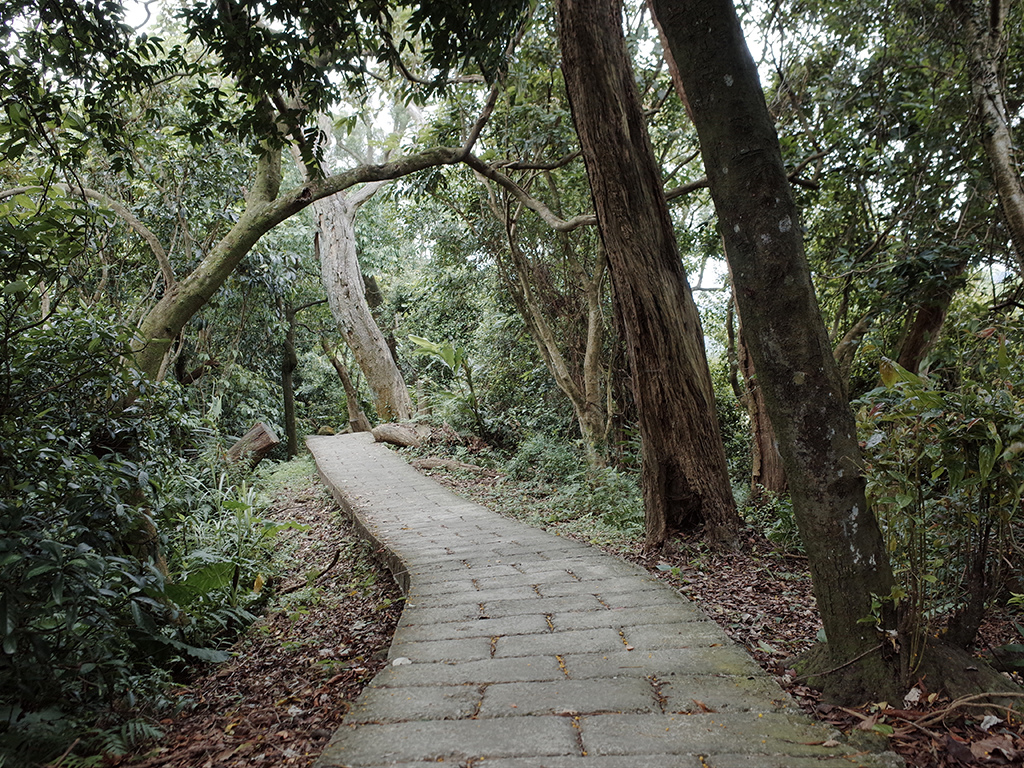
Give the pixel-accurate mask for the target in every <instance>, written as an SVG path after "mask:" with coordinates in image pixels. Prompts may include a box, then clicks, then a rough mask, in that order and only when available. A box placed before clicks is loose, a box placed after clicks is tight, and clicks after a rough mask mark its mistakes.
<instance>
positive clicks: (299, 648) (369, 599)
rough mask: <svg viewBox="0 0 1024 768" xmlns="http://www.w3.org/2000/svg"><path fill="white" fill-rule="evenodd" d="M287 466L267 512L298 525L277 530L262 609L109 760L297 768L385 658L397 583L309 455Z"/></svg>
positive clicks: (140, 765) (172, 766)
mask: <svg viewBox="0 0 1024 768" xmlns="http://www.w3.org/2000/svg"><path fill="white" fill-rule="evenodd" d="M296 466H297V467H298V469H299V470H300V471H299V472H294V471H293V472H292V473H291V476H292V477H293V478H294V479H292V480H290V481H289V482H288V483H287V484H286V485H284V486H282V487H280V489H279V490H278V491H277V493H276V494H275V497H276V498H275V500H274V501H273V503H272V505H271V508H270V511H269V516H270V517H271V518H272V519H274V520H275V521H278V522H285V521H294V522H297V523H301V524H302V525H303V526H306V530H303V531H292V532H288V533H287V534H282V535H281V537H280V540H279V541H280V549H281V550H282V551H284V552H285V553H286V558H287V570H286V573H285V574H284V575H283V577H282V578H281V579H280V580H279V581H278V583H277V584H276V585H274V588H275V592H276V594H277V595H278V596H277V597H275V598H274V600H273V602H272V604H271V607H270V612H269V613H267V614H266V615H265V616H264V617H263V618H262V619H260V620H259V621H258V622H257V623H256V624H254V625H253V626H252V627H250V628H249V630H248V631H247V632H246V634H245V636H244V637H243V638H242V639H240V640H239V641H238V643H237V644H236V645H235V646H234V648H233V653H234V659H233V660H232V661H230V662H227V663H225V664H222V665H219V666H217V667H214V668H210V669H207V670H205V671H204V672H202V673H201V674H200V675H199V676H197V677H196V678H195V679H193V680H191V681H190V682H188V683H187V684H185V685H182V686H181V688H180V689H179V690H178V691H177V692H176V694H177V696H179V698H180V701H181V703H182V706H181V712H180V713H179V714H178V715H177V716H175V717H169V718H165V719H164V720H163V721H161V727H162V728H163V730H164V734H165V735H164V737H163V739H161V740H160V741H159V742H158V743H157V744H156V745H151V746H150V748H149V749H148V750H147V751H146V752H145V753H143V754H137V755H135V756H134V757H132V758H131V759H125V760H123V761H121V762H120V763H119V764H120V765H123V766H131V768H247V767H248V766H257V765H258V766H261V768H276V767H277V766H295V767H296V768H304V766H308V765H310V764H312V762H313V760H315V759H316V757H317V756H318V755H319V754H320V752H321V751H322V749H323V747H324V745H325V744H326V743H327V739H328V738H329V737H330V736H331V734H332V733H333V732H334V729H335V728H337V727H338V725H340V723H341V721H342V718H343V717H344V716H345V714H346V712H347V711H348V707H349V705H350V702H351V701H352V700H353V699H354V698H355V697H356V696H358V694H359V692H360V691H361V690H362V688H363V686H364V685H365V684H366V683H367V682H368V681H369V680H370V679H371V678H372V677H373V676H374V675H375V674H376V673H377V672H378V671H379V670H380V669H381V667H383V666H384V664H385V660H386V656H387V649H388V646H389V644H390V642H391V635H392V634H393V633H394V628H395V624H396V623H397V621H398V617H399V615H400V609H401V595H400V593H399V591H398V588H397V587H396V586H395V584H394V582H393V581H392V580H391V578H390V575H389V574H387V573H386V572H382V571H381V570H380V569H379V568H378V566H377V564H376V563H375V562H374V560H373V557H372V554H373V553H372V551H371V549H370V547H369V545H368V544H366V543H365V542H364V541H362V540H361V539H359V538H358V537H357V536H356V535H355V534H354V532H353V531H352V528H351V526H350V525H349V523H348V522H347V520H345V519H344V518H343V517H342V516H341V515H340V513H339V512H338V509H337V507H336V505H335V504H334V501H333V500H332V499H331V498H330V496H329V495H328V494H327V492H326V491H325V490H324V489H323V487H322V486H321V485H320V484H319V481H318V480H317V479H316V477H315V476H314V470H313V467H312V463H311V462H309V461H308V460H306V461H304V462H299V463H297V465H296ZM325 571H326V572H325ZM320 574H322V576H321V575H320ZM310 582H311V583H310ZM116 764H117V763H116Z"/></svg>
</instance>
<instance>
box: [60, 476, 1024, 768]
mask: <svg viewBox="0 0 1024 768" xmlns="http://www.w3.org/2000/svg"><path fill="white" fill-rule="evenodd" d="M426 473H427V474H428V475H430V476H431V477H433V478H434V479H435V480H436V481H438V482H439V483H441V484H443V485H445V486H447V487H448V488H450V489H452V490H453V491H454V492H456V493H458V494H460V495H463V496H467V497H470V498H472V499H474V500H476V501H478V502H480V503H484V504H488V505H489V506H490V507H491V508H494V509H496V511H500V508H501V505H500V504H496V503H495V498H496V496H500V495H501V494H503V493H506V494H509V493H514V494H515V496H516V500H517V502H519V503H517V506H521V501H522V498H523V497H522V495H521V489H519V488H518V486H517V487H516V488H517V490H515V491H513V490H512V488H511V487H510V488H508V489H504V488H503V486H504V483H503V481H502V478H501V477H500V476H498V477H495V476H494V475H493V474H488V475H481V474H475V473H472V472H467V471H458V470H456V471H450V470H444V469H436V468H435V469H431V470H427V471H426ZM543 494H544V491H543V488H542V487H539V488H537V489H536V494H535V498H540V497H542V496H543ZM270 514H271V516H272V517H274V518H275V519H278V520H281V521H283V520H290V521H296V522H299V523H302V524H303V525H305V526H308V528H307V529H306V530H305V531H302V532H298V533H294V534H292V536H294V537H297V538H296V539H295V540H293V541H292V542H291V547H290V550H291V552H292V554H291V555H289V557H290V565H289V568H288V572H287V573H286V574H285V575H283V576H282V577H281V579H280V580H279V581H278V585H277V595H278V596H277V598H276V599H275V602H274V604H273V607H272V608H271V610H270V612H268V614H267V615H265V616H264V617H263V618H262V619H261V620H260V621H259V622H257V623H256V624H255V625H253V626H252V627H251V628H250V629H249V631H248V632H247V633H246V634H245V636H244V637H243V638H242V639H241V640H240V641H239V642H238V643H237V644H236V646H235V649H234V650H235V652H236V655H235V658H234V659H233V660H232V661H231V662H228V663H226V664H224V665H220V666H217V667H212V668H207V669H204V670H202V671H200V672H197V673H196V675H195V677H194V678H192V679H190V680H188V681H186V682H184V683H183V684H182V686H181V687H180V689H179V690H178V691H177V696H178V698H179V700H180V701H181V708H180V710H181V711H180V712H179V713H178V714H177V715H176V716H174V717H166V718H164V719H163V720H161V723H160V726H161V728H162V729H163V730H164V734H165V735H164V737H163V738H162V739H161V740H160V741H159V742H158V743H156V744H151V745H149V746H148V747H147V748H146V749H144V750H142V751H141V752H139V753H136V754H135V755H132V756H126V757H124V758H121V759H118V760H114V761H112V762H110V763H109V764H110V765H119V766H131V768H244V767H248V766H263V767H264V768H267V767H269V766H297V767H300V768H302V767H304V766H309V765H311V764H312V763H313V761H314V760H315V759H316V757H317V756H318V755H319V753H320V751H321V750H322V749H323V747H324V746H325V745H326V743H327V740H328V739H329V738H330V736H331V734H332V733H333V731H334V729H335V728H337V727H338V726H339V725H340V724H341V722H342V719H343V718H344V716H345V714H346V712H347V711H348V708H349V706H350V704H351V702H352V701H353V700H354V699H355V698H356V697H357V696H358V695H359V692H360V691H361V690H362V688H363V687H364V686H365V685H366V684H367V683H368V682H369V681H370V680H371V679H372V678H373V676H374V675H375V674H376V673H377V672H378V671H379V670H380V669H381V668H382V667H383V666H384V664H385V661H386V656H387V650H388V645H389V643H390V638H391V635H392V633H393V632H394V628H395V625H396V624H397V621H398V617H399V615H400V610H401V594H400V592H399V591H398V589H397V587H396V586H395V584H394V583H393V581H392V580H391V578H390V576H389V575H388V574H387V572H386V571H384V570H382V569H381V568H380V567H379V566H378V565H377V564H376V563H375V561H374V559H373V552H372V548H371V547H370V546H369V545H368V544H366V543H365V542H363V541H361V540H360V539H358V538H357V537H356V536H355V534H354V532H353V530H352V528H351V527H350V526H349V525H348V523H347V521H345V520H344V519H343V518H342V516H341V514H340V513H339V512H338V510H337V507H336V506H335V504H334V503H333V501H332V500H331V499H330V498H329V496H328V495H327V493H326V491H324V490H323V489H322V488H321V487H320V486H319V485H318V484H317V483H316V481H315V480H312V479H310V481H309V483H308V484H304V485H302V486H299V487H295V488H292V489H286V490H285V491H284V492H282V494H281V495H280V496H279V498H278V499H277V501H276V502H275V503H274V505H273V507H272V509H271V512H270ZM553 525H554V527H558V524H557V523H554V524H553ZM558 532H559V533H560V534H561V535H568V536H575V537H577V538H579V537H580V534H579V533H578V532H576V531H568V530H560V531H558ZM584 538H586V537H584ZM624 541H625V540H620V541H617V542H615V543H609V542H608V541H603V542H599V543H600V545H601V546H603V547H604V548H605V549H606V550H608V551H610V552H611V553H613V554H615V555H617V556H620V557H624V558H626V559H628V560H631V561H633V562H636V563H638V564H640V565H642V566H643V567H645V568H647V569H648V570H649V571H650V572H651V573H652V574H654V575H656V576H658V577H659V578H661V579H663V580H665V581H667V582H668V583H669V584H671V585H672V586H673V587H674V588H676V589H678V590H680V592H682V593H683V594H684V595H686V596H687V597H689V598H691V599H693V600H694V601H695V602H697V603H698V604H699V605H700V606H701V607H702V608H703V609H704V611H705V612H707V614H708V615H709V616H711V617H712V618H713V619H714V620H715V621H717V622H718V623H719V624H720V625H721V626H722V627H723V628H724V629H725V630H726V631H727V632H728V633H729V635H730V636H731V637H732V638H733V639H734V640H736V641H737V642H738V643H740V644H742V645H743V646H744V647H745V648H746V649H747V650H748V651H749V652H750V653H751V654H752V655H753V657H754V658H755V659H756V660H757V662H758V663H759V664H761V666H762V667H763V668H764V669H765V670H766V671H768V672H769V673H770V674H771V675H773V676H774V677H775V679H776V680H777V681H778V682H779V683H780V684H781V685H782V686H783V687H784V688H785V689H786V690H787V691H788V692H789V693H790V694H791V695H792V696H793V697H794V698H795V699H796V700H797V701H798V702H799V704H800V705H801V706H802V707H803V708H804V709H805V710H806V711H807V712H808V713H809V714H811V715H812V716H813V717H815V718H816V719H818V720H820V721H822V722H825V723H829V724H831V725H833V726H835V727H836V728H838V729H839V730H841V731H842V732H843V733H844V734H846V737H847V738H848V739H849V740H850V742H851V743H852V744H854V745H856V746H860V747H862V748H865V749H886V748H889V749H892V750H894V751H896V752H898V753H899V754H900V755H901V756H902V757H903V758H904V759H905V760H906V763H907V765H908V766H911V767H912V768H925V767H928V768H963V767H964V766H989V765H991V766H999V765H1020V760H1021V756H1022V755H1024V730H1022V727H1021V724H1020V723H1019V722H1018V723H1016V724H1010V723H1007V722H1005V718H1001V719H999V720H998V721H995V722H993V719H992V718H991V717H988V718H986V715H985V712H984V711H983V710H982V709H981V708H980V706H979V705H980V704H981V703H982V702H981V701H980V700H971V701H964V700H961V701H950V700H949V699H948V698H946V697H944V696H943V695H941V694H937V693H936V692H934V691H932V690H930V689H929V687H928V681H921V682H919V683H918V685H917V686H915V687H914V689H913V690H912V691H909V692H908V698H907V699H906V700H904V701H902V702H870V703H866V704H865V705H863V706H861V707H858V708H844V707H836V706H832V705H829V704H826V703H824V702H822V701H821V699H820V697H819V695H818V694H817V692H816V691H814V690H813V689H811V688H809V687H807V686H806V685H803V684H802V683H801V681H800V680H799V679H798V678H797V677H796V674H795V672H793V671H792V670H790V669H788V667H787V659H789V658H791V657H792V656H793V654H796V653H799V652H800V651H802V650H805V649H806V648H808V647H809V646H810V645H811V644H812V643H813V642H814V639H815V637H816V635H817V632H818V630H819V628H820V621H819V619H818V614H817V610H816V607H815V603H814V597H813V595H812V592H811V584H810V578H809V576H808V574H807V571H806V563H805V560H804V558H803V557H802V556H801V555H799V554H795V553H786V552H783V551H781V550H780V549H779V548H778V547H777V546H776V545H774V544H773V543H771V542H769V541H768V540H767V539H766V538H765V537H764V536H762V535H760V534H758V533H755V532H754V531H753V530H749V531H747V532H746V534H745V542H744V547H743V551H742V552H738V553H731V554H715V553H712V552H709V551H708V550H707V548H706V547H704V546H703V545H702V544H701V543H700V542H699V541H696V540H693V541H687V540H680V539H675V540H673V541H672V542H670V544H669V546H667V547H666V548H665V549H664V550H663V551H662V552H660V553H657V554H651V553H645V552H643V551H642V549H641V547H640V546H639V543H635V544H632V545H630V544H628V543H624ZM1017 641H1019V636H1018V634H1017V630H1016V628H1015V627H1014V622H1013V617H1012V616H1010V615H1006V614H1003V615H999V614H993V615H992V616H991V617H990V618H989V619H988V620H987V621H986V623H985V625H984V626H983V628H982V632H981V640H980V642H979V648H981V649H984V648H995V647H998V646H1001V645H1003V644H1006V643H1010V642H1017ZM58 764H59V763H58Z"/></svg>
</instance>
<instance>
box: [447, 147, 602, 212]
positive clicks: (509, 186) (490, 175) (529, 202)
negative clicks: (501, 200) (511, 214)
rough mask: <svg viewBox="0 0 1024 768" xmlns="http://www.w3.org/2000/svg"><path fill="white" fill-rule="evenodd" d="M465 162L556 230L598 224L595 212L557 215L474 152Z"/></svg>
mask: <svg viewBox="0 0 1024 768" xmlns="http://www.w3.org/2000/svg"><path fill="white" fill-rule="evenodd" d="M463 162H464V163H465V164H466V165H468V166H469V167H470V168H472V169H473V170H474V171H475V172H476V173H478V174H480V175H481V176H483V177H484V178H486V179H490V180H491V181H493V182H494V183H495V184H498V185H499V186H501V187H503V188H504V189H506V190H507V191H508V192H510V193H511V194H512V196H513V197H514V198H515V199H516V200H518V201H519V202H520V203H522V204H523V205H524V206H526V207H527V208H529V209H530V210H531V211H533V212H534V213H536V214H537V215H538V216H540V218H541V220H543V221H544V223H545V224H547V225H548V226H549V227H551V228H552V229H553V230H555V231H556V232H572V231H573V230H575V229H579V228H580V227H586V226H593V225H595V224H597V217H596V216H594V214H584V215H581V216H574V217H573V218H571V219H569V220H565V219H563V218H561V217H560V216H558V215H556V214H555V213H554V212H552V210H551V209H550V208H548V207H547V206H546V205H545V204H544V203H542V202H541V201H540V200H538V199H537V198H535V197H533V196H532V195H531V194H529V193H528V192H527V191H526V190H525V189H523V188H522V187H520V186H519V185H518V184H516V183H515V182H514V181H513V180H512V179H510V178H509V177H508V176H506V175H505V174H503V173H501V172H500V171H496V170H495V169H493V168H491V167H490V166H489V165H487V164H486V163H485V162H483V161H482V160H481V159H480V158H478V157H477V156H476V155H474V154H472V153H467V155H466V157H465V158H464V159H463Z"/></svg>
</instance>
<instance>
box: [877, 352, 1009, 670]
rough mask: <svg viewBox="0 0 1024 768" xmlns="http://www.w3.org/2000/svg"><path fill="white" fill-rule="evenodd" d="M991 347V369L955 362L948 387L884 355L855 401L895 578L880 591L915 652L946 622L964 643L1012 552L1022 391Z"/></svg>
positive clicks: (1002, 579)
mask: <svg viewBox="0 0 1024 768" xmlns="http://www.w3.org/2000/svg"><path fill="white" fill-rule="evenodd" d="M995 357H996V358H997V360H998V363H997V365H996V367H997V368H998V372H995V373H996V375H994V376H993V375H991V374H992V373H993V371H989V372H988V373H989V375H987V376H984V377H977V378H975V377H973V376H972V374H971V370H970V366H965V365H962V364H961V365H959V366H957V378H958V382H957V383H958V387H957V388H956V389H944V388H943V387H942V379H941V377H939V376H933V377H928V378H926V377H923V376H918V375H916V374H913V373H910V372H909V371H906V370H904V369H903V368H901V367H900V366H898V365H897V364H895V363H893V362H891V361H883V363H882V379H883V386H882V387H880V388H878V389H876V390H874V391H872V392H870V393H868V394H867V395H866V396H865V397H864V398H863V399H862V400H861V401H860V412H859V422H860V430H861V439H862V441H863V444H864V446H865V449H866V458H867V476H868V495H869V500H870V502H871V504H872V505H873V507H874V509H875V511H876V514H877V515H878V517H879V521H880V523H881V525H882V529H883V533H884V535H885V538H886V544H887V548H888V550H889V553H890V558H891V559H892V562H893V567H894V569H895V571H896V576H897V580H898V586H897V588H896V589H895V590H894V592H893V594H892V595H888V596H880V598H881V599H888V600H891V601H893V602H894V603H895V604H896V607H897V608H898V609H899V610H900V612H901V615H902V616H903V629H904V631H905V633H906V634H907V636H908V637H909V638H910V642H911V643H912V644H913V648H912V658H916V657H917V652H918V651H919V650H920V648H921V647H922V644H923V642H924V638H925V637H926V636H927V634H929V633H933V632H936V631H939V630H942V629H943V628H945V629H946V630H947V631H948V632H949V633H950V637H951V639H953V640H954V641H955V642H957V643H959V644H963V645H966V644H969V643H970V642H972V641H973V638H974V636H975V634H976V632H977V628H978V624H979V623H980V621H981V619H982V617H983V614H984V610H985V606H986V605H987V604H988V603H990V602H991V601H992V600H993V598H995V597H996V596H998V595H1000V594H1001V593H1002V592H1003V590H1005V588H1006V585H1007V583H1008V579H1009V577H1010V576H1011V575H1012V574H1011V571H1010V569H1011V568H1012V567H1014V566H1012V564H1014V563H1019V562H1020V555H1021V552H1020V551H1019V545H1018V544H1017V540H1018V536H1019V527H1020V511H1019V508H1020V489H1021V488H1022V487H1024V463H1022V462H1021V454H1022V453H1024V399H1022V398H1021V397H1020V396H1019V395H1018V394H1017V392H1016V388H1017V386H1019V381H1020V371H1019V370H1017V369H1016V367H1015V365H1013V364H1011V360H1010V358H1009V356H1008V355H1007V354H1006V351H1005V343H1004V342H999V344H998V348H997V351H996V354H995ZM961 362H962V361H961Z"/></svg>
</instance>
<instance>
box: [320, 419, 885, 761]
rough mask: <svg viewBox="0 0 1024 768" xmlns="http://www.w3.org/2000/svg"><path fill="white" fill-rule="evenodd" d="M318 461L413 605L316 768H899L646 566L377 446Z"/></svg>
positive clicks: (328, 444) (363, 444)
mask: <svg viewBox="0 0 1024 768" xmlns="http://www.w3.org/2000/svg"><path fill="white" fill-rule="evenodd" d="M307 444H308V446H309V449H310V451H311V452H312V454H313V456H314V458H315V460H316V463H317V467H318V469H319V471H320V475H321V477H322V478H323V479H324V482H325V483H326V484H327V485H328V486H329V487H330V489H331V491H332V492H333V494H334V496H335V498H336V499H337V500H338V501H339V503H340V504H341V505H342V507H343V508H344V509H345V510H346V511H347V512H348V513H349V514H350V515H351V516H352V517H353V518H354V519H355V521H356V524H357V526H358V527H361V528H362V529H364V531H365V532H366V533H367V534H368V535H369V536H370V537H371V538H372V539H373V540H375V541H376V542H377V543H379V545H380V546H381V547H382V549H383V551H384V552H385V553H386V556H387V560H388V561H389V564H390V567H391V569H392V571H393V573H394V574H395V576H396V579H397V580H398V582H399V584H400V585H401V587H402V589H403V591H404V592H405V593H406V604H405V609H404V611H403V613H402V618H401V621H400V623H399V627H398V630H397V632H396V633H395V636H394V641H393V643H392V645H391V651H390V654H389V661H390V664H389V666H388V667H387V668H386V669H385V670H384V671H383V672H381V673H380V674H378V675H377V677H375V678H374V680H373V681H372V683H371V684H370V685H369V686H368V687H367V688H366V689H365V690H364V692H363V694H362V695H361V696H360V698H359V699H358V700H357V702H356V704H355V705H354V706H353V708H352V710H351V712H350V713H349V714H348V715H347V716H346V718H345V721H344V725H342V727H341V728H340V729H339V730H338V731H337V732H336V733H335V735H334V737H333V738H332V739H331V741H330V743H329V744H328V746H327V747H326V749H325V750H324V752H323V754H322V755H321V756H320V758H319V760H318V761H317V762H316V764H315V765H316V768H342V767H347V768H383V766H393V767H394V766H401V767H402V768H413V766H420V767H421V768H425V767H426V766H427V765H432V766H436V765H438V764H439V763H440V764H443V765H453V766H456V765H457V766H463V767H465V768H470V767H472V768H479V767H481V766H483V767H486V768H627V767H628V768H632V767H634V766H639V767H642V768H669V767H671V768H810V767H811V766H814V768H827V767H828V766H837V767H838V766H843V767H844V768H846V767H848V766H891V765H899V764H901V763H899V761H898V760H897V759H896V758H895V757H894V756H892V755H891V754H885V755H875V754H870V753H864V752H855V751H854V750H852V749H851V748H850V747H848V746H847V745H845V744H841V743H836V741H835V734H833V733H832V732H830V731H828V730H826V729H825V728H824V727H822V726H820V725H818V724H816V723H814V722H813V721H811V720H810V719H809V718H807V717H806V716H805V715H803V714H802V713H801V711H800V710H799V709H798V708H797V707H796V705H795V704H794V703H793V701H792V700H791V699H790V698H789V696H788V695H787V694H785V693H784V692H783V691H782V689H781V688H780V687H779V686H778V685H777V684H776V683H775V681H774V680H772V679H771V678H770V677H769V676H768V675H766V674H765V673H764V672H763V671H762V670H761V668H760V667H758V666H757V665H756V664H755V663H754V662H753V660H752V659H751V658H750V656H749V655H748V654H747V653H746V652H745V651H744V650H742V649H741V648H740V647H739V646H737V645H736V644H735V643H733V641H732V640H730V639H729V638H728V637H727V636H726V635H725V633H724V632H723V631H722V630H721V629H720V628H719V627H718V625H717V624H715V623H714V622H713V621H711V620H710V619H708V618H707V617H706V616H705V615H704V614H703V613H702V612H701V611H700V610H699V609H698V608H697V607H696V606H694V605H693V603H691V602H690V601H689V600H687V599H685V598H683V597H682V596H680V595H679V594H678V593H677V592H676V591H675V590H673V589H671V588H669V587H667V586H665V585H663V584H662V583H660V582H659V581H657V580H656V579H654V578H652V577H651V576H650V575H648V574H647V573H646V572H645V571H643V570H642V569H640V568H639V567H636V566H633V565H631V564H629V563H626V562H624V561H622V560H619V559H618V558H615V557H613V556H611V555H608V554H605V553H604V552H602V551H600V550H598V549H595V548H592V547H588V546H586V545H585V544H582V543H580V542H577V541H573V540H571V539H566V538H561V537H558V536H553V535H551V534H548V533H545V532H543V531H540V530H538V529H535V528H530V527H528V526H526V525H524V524H522V523H519V522H516V521H513V520H509V519H507V518H504V517H501V516H499V515H497V514H496V513H494V512H491V511H490V510H488V509H486V508H484V507H482V506H480V505H478V504H475V503H473V502H470V501H467V500H465V499H462V498H460V497H458V496H455V495H454V494H452V493H451V492H449V491H448V490H446V489H444V488H442V487H441V486H439V485H438V484H437V483H435V482H434V481H433V480H431V479H430V478H427V477H424V476H422V475H421V474H419V473H418V472H417V471H416V470H415V469H413V468H412V467H410V466H409V465H408V464H407V463H406V462H405V461H404V460H403V459H402V457H401V456H399V455H397V454H395V453H394V452H392V451H390V450H388V449H387V448H385V447H384V446H382V445H379V444H376V443H374V442H373V437H372V436H371V435H370V434H368V433H358V434H353V435H341V436H335V437H310V438H308V439H307Z"/></svg>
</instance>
